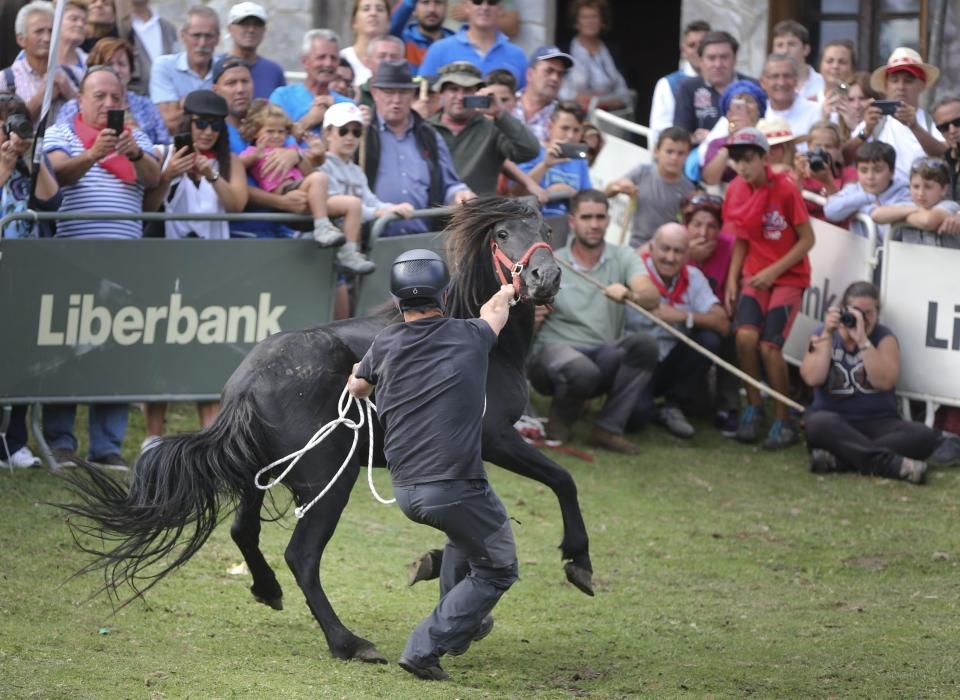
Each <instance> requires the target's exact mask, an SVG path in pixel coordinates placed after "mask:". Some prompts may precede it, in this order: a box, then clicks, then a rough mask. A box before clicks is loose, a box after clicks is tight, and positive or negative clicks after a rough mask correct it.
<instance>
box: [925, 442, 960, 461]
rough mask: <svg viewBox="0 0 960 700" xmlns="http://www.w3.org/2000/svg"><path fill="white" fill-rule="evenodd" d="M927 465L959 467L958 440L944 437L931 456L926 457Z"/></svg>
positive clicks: (959, 443) (959, 449)
mask: <svg viewBox="0 0 960 700" xmlns="http://www.w3.org/2000/svg"><path fill="white" fill-rule="evenodd" d="M927 464H929V465H930V466H931V467H960V438H958V437H956V436H955V435H949V436H947V435H945V436H944V437H943V439H942V440H941V441H940V444H939V445H938V446H937V449H936V450H934V452H933V454H932V455H930V456H929V457H927Z"/></svg>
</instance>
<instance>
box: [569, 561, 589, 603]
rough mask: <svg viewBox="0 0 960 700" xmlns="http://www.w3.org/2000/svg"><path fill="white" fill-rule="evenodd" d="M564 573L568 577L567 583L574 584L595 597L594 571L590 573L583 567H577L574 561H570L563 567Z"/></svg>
mask: <svg viewBox="0 0 960 700" xmlns="http://www.w3.org/2000/svg"><path fill="white" fill-rule="evenodd" d="M563 572H564V573H565V574H566V575H567V581H569V582H570V583H572V584H573V585H574V586H576V587H577V588H579V589H580V590H581V591H583V592H584V593H586V594H587V595H588V596H591V597H592V596H593V572H592V571H588V570H587V569H584V568H583V567H582V566H577V565H576V564H574V563H573V562H572V561H568V562H567V563H566V564H565V565H564V567H563Z"/></svg>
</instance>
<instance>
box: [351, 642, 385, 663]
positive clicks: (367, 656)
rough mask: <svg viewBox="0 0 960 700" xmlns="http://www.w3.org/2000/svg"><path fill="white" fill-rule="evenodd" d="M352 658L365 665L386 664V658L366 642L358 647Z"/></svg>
mask: <svg viewBox="0 0 960 700" xmlns="http://www.w3.org/2000/svg"><path fill="white" fill-rule="evenodd" d="M353 658H355V659H356V660H357V661H362V662H364V663H365V664H385V663H387V657H386V656H384V655H383V654H381V653H380V651H379V650H378V649H377V648H376V647H375V646H374V645H373V644H371V643H370V642H367V643H366V644H364V645H363V646H361V647H359V648H358V649H357V650H356V651H355V652H354V653H353Z"/></svg>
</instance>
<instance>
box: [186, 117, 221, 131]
mask: <svg viewBox="0 0 960 700" xmlns="http://www.w3.org/2000/svg"><path fill="white" fill-rule="evenodd" d="M193 125H194V126H195V127H197V129H198V130H199V131H203V130H204V129H213V130H214V131H223V120H222V119H206V118H204V117H196V118H194V120H193Z"/></svg>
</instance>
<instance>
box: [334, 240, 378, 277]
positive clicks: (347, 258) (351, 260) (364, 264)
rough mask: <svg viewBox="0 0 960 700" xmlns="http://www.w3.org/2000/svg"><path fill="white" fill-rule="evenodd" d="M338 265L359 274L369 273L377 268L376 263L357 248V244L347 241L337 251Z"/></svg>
mask: <svg viewBox="0 0 960 700" xmlns="http://www.w3.org/2000/svg"><path fill="white" fill-rule="evenodd" d="M337 265H339V266H340V267H342V268H345V269H347V270H349V271H350V272H353V273H354V274H357V275H369V274H370V273H371V272H373V271H374V270H376V269H377V266H376V264H375V263H374V262H373V261H372V260H370V259H368V258H367V256H366V255H364V254H363V253H361V252H360V251H359V250H357V244H356V243H354V242H353V241H347V242H346V243H344V244H343V246H341V248H340V250H338V251H337Z"/></svg>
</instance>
